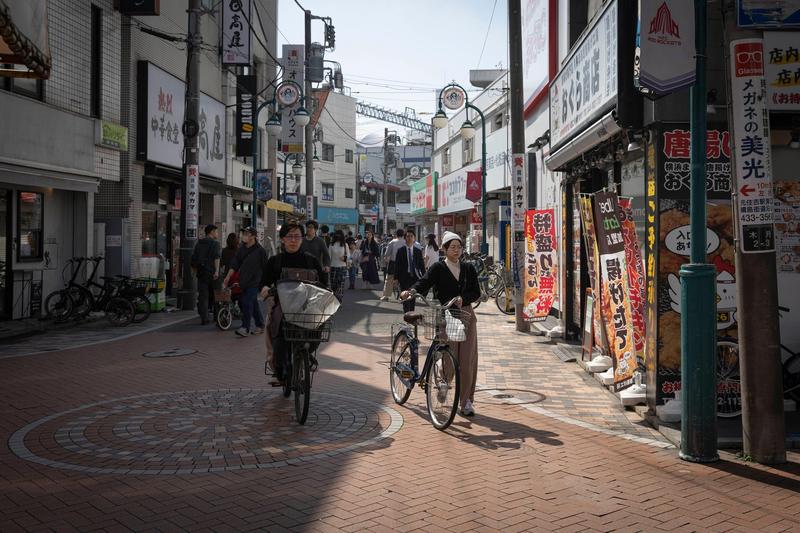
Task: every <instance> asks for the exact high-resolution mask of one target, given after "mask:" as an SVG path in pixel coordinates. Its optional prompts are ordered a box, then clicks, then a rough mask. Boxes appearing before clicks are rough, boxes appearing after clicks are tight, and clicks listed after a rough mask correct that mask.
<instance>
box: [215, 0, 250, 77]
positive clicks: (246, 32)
mask: <svg viewBox="0 0 800 533" xmlns="http://www.w3.org/2000/svg"><path fill="white" fill-rule="evenodd" d="M251 20H252V11H251V10H250V0H223V1H222V64H223V65H249V64H250V28H251V26H250V21H251Z"/></svg>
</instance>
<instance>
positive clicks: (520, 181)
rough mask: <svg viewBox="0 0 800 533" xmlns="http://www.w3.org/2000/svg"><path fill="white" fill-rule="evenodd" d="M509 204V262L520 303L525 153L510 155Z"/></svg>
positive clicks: (523, 247) (523, 232)
mask: <svg viewBox="0 0 800 533" xmlns="http://www.w3.org/2000/svg"><path fill="white" fill-rule="evenodd" d="M511 180H512V183H511V205H512V217H511V218H512V221H511V222H512V228H513V229H512V231H513V233H514V254H513V255H512V257H511V259H512V261H511V263H512V269H513V271H514V287H515V288H516V291H515V295H516V303H522V297H523V294H522V278H523V276H524V272H525V212H526V207H527V201H526V199H525V154H514V155H512V156H511Z"/></svg>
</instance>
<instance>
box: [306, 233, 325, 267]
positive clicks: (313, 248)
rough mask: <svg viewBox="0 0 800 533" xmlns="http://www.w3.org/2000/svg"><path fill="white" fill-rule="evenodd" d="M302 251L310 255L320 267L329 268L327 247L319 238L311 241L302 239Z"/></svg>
mask: <svg viewBox="0 0 800 533" xmlns="http://www.w3.org/2000/svg"><path fill="white" fill-rule="evenodd" d="M300 249H301V250H302V251H304V252H307V253H310V254H311V255H312V256H314V258H315V259H316V260H317V261H318V262H319V264H321V265H322V266H324V267H326V266H331V254H330V253H329V252H328V245H327V244H325V241H324V240H323V239H322V237H320V236H316V237H314V238H313V239H303V245H302V247H301V248H300Z"/></svg>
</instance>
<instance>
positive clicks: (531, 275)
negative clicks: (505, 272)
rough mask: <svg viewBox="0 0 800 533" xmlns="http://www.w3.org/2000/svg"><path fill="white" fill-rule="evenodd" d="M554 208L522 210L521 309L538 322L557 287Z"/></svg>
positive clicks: (544, 314)
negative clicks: (523, 232) (523, 257)
mask: <svg viewBox="0 0 800 533" xmlns="http://www.w3.org/2000/svg"><path fill="white" fill-rule="evenodd" d="M555 216H556V215H555V210H554V209H529V210H528V212H527V213H526V214H525V243H526V249H527V250H526V254H525V265H526V268H525V299H524V301H523V302H522V303H523V308H522V313H523V315H524V317H525V320H528V321H529V322H541V321H542V320H544V319H546V318H547V315H548V314H549V313H550V309H551V308H552V307H553V301H554V300H555V297H556V294H557V291H558V289H557V288H556V277H557V273H558V264H557V257H558V256H557V253H556V250H557V248H556V246H557V244H556V220H555Z"/></svg>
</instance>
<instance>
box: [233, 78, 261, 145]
mask: <svg viewBox="0 0 800 533" xmlns="http://www.w3.org/2000/svg"><path fill="white" fill-rule="evenodd" d="M255 112H256V77H255V76H254V75H251V74H242V75H239V76H236V157H250V156H252V155H253V132H254V131H255Z"/></svg>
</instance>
